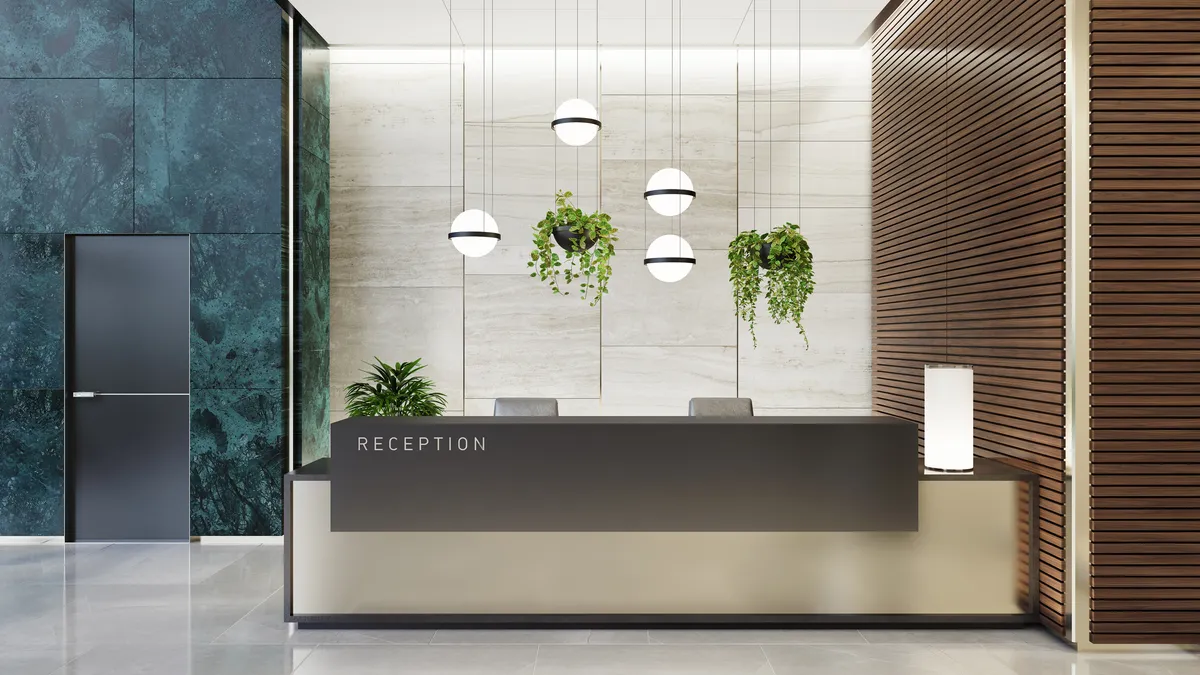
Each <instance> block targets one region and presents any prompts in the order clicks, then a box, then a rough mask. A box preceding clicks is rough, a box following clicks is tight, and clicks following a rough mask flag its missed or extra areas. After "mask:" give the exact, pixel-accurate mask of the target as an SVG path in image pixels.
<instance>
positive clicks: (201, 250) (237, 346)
mask: <svg viewBox="0 0 1200 675" xmlns="http://www.w3.org/2000/svg"><path fill="white" fill-rule="evenodd" d="M282 245H283V242H282V241H281V237H280V235H278V234H273V235H272V234H242V235H232V234H222V235H211V234H197V235H194V236H193V237H192V310H191V312H192V337H191V345H192V346H191V364H192V366H191V370H192V375H191V378H192V380H191V381H192V384H191V386H192V389H233V388H236V387H245V388H247V389H270V388H277V387H282V386H283V361H284V355H283V342H282V334H283V325H282V324H283V316H282V313H281V311H280V302H281V300H280V298H281V297H282V274H283V272H282V269H281V265H282V262H281V256H280V253H279V252H280V251H281V250H282Z"/></svg>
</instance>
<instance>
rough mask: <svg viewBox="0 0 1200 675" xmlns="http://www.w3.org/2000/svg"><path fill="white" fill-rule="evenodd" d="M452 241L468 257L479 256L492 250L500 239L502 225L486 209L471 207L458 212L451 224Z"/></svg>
mask: <svg viewBox="0 0 1200 675" xmlns="http://www.w3.org/2000/svg"><path fill="white" fill-rule="evenodd" d="M449 236H450V243H452V244H454V248H456V249H458V252H459V253H461V254H463V255H465V256H467V257H468V258H479V257H482V256H485V255H487V254H489V253H491V252H492V249H494V248H496V242H498V241H500V227H499V226H498V225H496V219H495V218H492V217H491V216H490V215H488V213H487V212H486V211H480V210H479V209H470V210H467V211H463V212H462V213H460V214H458V217H457V218H455V219H454V222H453V223H452V224H451V225H450V235H449Z"/></svg>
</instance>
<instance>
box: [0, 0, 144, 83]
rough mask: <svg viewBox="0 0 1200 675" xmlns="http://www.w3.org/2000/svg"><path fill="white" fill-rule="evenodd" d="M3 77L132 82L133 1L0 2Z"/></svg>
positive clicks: (6, 0) (22, 0) (1, 70)
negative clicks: (129, 80) (92, 78)
mask: <svg viewBox="0 0 1200 675" xmlns="http://www.w3.org/2000/svg"><path fill="white" fill-rule="evenodd" d="M0 77H30V78H40V77H133V0H4V2H0Z"/></svg>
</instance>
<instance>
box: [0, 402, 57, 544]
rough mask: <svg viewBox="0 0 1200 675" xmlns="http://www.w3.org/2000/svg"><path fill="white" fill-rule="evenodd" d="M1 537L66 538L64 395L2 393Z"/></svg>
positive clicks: (0, 438) (0, 415) (0, 433)
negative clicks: (64, 518)
mask: <svg viewBox="0 0 1200 675" xmlns="http://www.w3.org/2000/svg"><path fill="white" fill-rule="evenodd" d="M0 486H2V487H0V536H14V537H15V536H25V537H33V536H45V537H56V536H62V534H63V392H62V390H61V389H58V390H37V391H35V390H26V391H12V390H0Z"/></svg>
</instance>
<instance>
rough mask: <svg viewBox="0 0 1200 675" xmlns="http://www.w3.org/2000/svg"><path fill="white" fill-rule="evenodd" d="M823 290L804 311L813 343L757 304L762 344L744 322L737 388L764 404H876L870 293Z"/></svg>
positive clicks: (858, 405)
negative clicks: (873, 387)
mask: <svg viewBox="0 0 1200 675" xmlns="http://www.w3.org/2000/svg"><path fill="white" fill-rule="evenodd" d="M819 284H820V282H819V281H818V290H817V292H816V293H814V294H813V295H812V297H810V298H809V301H808V304H807V306H806V307H805V310H804V327H805V330H806V332H807V333H808V340H809V346H808V348H807V349H806V348H805V346H804V338H803V337H801V335H800V333H799V331H798V330H797V329H796V327H795V326H794V325H791V324H782V325H777V324H775V323H774V322H773V321H772V320H771V318H770V315H769V314H768V312H767V308H766V303H765V302H760V303H759V305H758V320H757V322H756V324H755V330H756V332H757V334H758V347H757V348H755V347H754V344H753V342H752V341H751V338H750V332H749V330H748V329H747V328H746V326H745V325H744V324H743V325H742V326H741V328H740V331H741V332H740V335H739V337H738V347H737V351H738V376H739V379H738V389H739V394H740V395H741V396H745V397H749V398H751V399H753V400H754V404H755V407H760V406H761V407H763V408H810V407H811V408H822V409H824V408H855V409H865V408H869V407H870V406H871V294H870V293H832V292H825V291H823V290H822V289H821V288H820V286H819Z"/></svg>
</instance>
